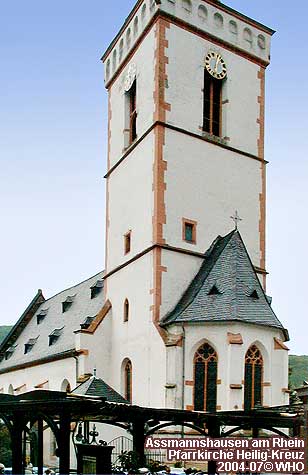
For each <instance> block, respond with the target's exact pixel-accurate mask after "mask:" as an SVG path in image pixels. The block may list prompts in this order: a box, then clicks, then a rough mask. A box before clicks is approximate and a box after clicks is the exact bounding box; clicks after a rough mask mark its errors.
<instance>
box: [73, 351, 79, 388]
mask: <svg viewBox="0 0 308 475" xmlns="http://www.w3.org/2000/svg"><path fill="white" fill-rule="evenodd" d="M73 358H74V360H75V361H76V365H75V367H76V370H75V371H76V375H75V376H76V386H77V384H78V378H79V359H78V356H73Z"/></svg>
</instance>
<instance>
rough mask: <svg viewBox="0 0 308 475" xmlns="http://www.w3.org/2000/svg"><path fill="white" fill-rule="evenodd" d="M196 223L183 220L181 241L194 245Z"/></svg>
mask: <svg viewBox="0 0 308 475" xmlns="http://www.w3.org/2000/svg"><path fill="white" fill-rule="evenodd" d="M196 235H197V223H196V221H191V220H190V219H185V218H184V219H183V241H186V242H189V243H191V244H196Z"/></svg>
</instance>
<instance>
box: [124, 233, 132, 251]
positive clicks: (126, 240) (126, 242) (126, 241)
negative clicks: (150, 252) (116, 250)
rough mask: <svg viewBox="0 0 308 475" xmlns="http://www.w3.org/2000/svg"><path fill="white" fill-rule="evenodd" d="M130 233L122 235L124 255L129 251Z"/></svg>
mask: <svg viewBox="0 0 308 475" xmlns="http://www.w3.org/2000/svg"><path fill="white" fill-rule="evenodd" d="M131 234H132V233H131V231H129V232H128V233H126V234H125V235H124V253H125V254H128V253H129V252H130V249H131Z"/></svg>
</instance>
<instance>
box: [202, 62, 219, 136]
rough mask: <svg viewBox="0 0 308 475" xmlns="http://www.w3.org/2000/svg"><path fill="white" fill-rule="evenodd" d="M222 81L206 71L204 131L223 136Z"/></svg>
mask: <svg viewBox="0 0 308 475" xmlns="http://www.w3.org/2000/svg"><path fill="white" fill-rule="evenodd" d="M221 109H222V81H221V80H219V79H215V78H214V77H212V76H211V75H210V74H209V73H208V71H207V70H206V69H204V91H203V131H204V132H208V133H209V134H211V135H215V136H217V137H220V136H221V112H222V111H221Z"/></svg>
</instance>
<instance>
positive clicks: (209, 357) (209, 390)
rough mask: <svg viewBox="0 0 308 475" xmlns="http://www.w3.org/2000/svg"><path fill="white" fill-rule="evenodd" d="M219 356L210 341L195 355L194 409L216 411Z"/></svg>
mask: <svg viewBox="0 0 308 475" xmlns="http://www.w3.org/2000/svg"><path fill="white" fill-rule="evenodd" d="M217 365H218V356H217V353H216V351H215V350H214V348H212V347H211V345H209V344H208V343H205V344H204V345H202V346H200V348H199V349H198V350H197V351H196V353H195V356H194V410H195V411H208V412H215V411H216V403H217Z"/></svg>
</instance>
